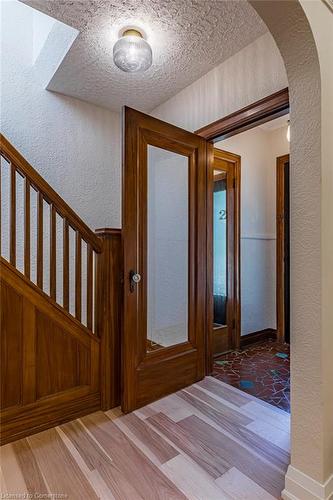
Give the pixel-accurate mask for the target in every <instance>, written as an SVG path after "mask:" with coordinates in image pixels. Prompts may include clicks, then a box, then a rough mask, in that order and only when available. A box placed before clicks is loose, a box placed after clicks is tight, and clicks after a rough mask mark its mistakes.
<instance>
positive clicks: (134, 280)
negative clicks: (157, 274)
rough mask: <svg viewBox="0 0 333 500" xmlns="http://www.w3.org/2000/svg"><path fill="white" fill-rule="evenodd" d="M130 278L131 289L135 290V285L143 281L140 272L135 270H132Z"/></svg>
mask: <svg viewBox="0 0 333 500" xmlns="http://www.w3.org/2000/svg"><path fill="white" fill-rule="evenodd" d="M129 278H130V291H131V292H134V289H135V285H137V284H138V283H140V281H141V275H140V274H139V273H136V272H135V271H130V274H129Z"/></svg>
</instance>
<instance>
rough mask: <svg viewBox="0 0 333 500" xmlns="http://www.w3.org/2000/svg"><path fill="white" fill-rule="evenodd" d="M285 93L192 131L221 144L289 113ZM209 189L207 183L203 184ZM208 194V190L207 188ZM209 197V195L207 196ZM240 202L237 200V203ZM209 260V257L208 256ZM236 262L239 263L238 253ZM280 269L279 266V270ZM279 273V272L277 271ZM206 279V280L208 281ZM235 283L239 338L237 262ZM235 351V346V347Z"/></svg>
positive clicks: (209, 366) (208, 368) (209, 361)
mask: <svg viewBox="0 0 333 500" xmlns="http://www.w3.org/2000/svg"><path fill="white" fill-rule="evenodd" d="M289 107H290V104H289V90H288V88H284V89H282V90H279V91H278V92H275V93H274V94H271V95H269V96H267V97H264V98H263V99H260V100H259V101H256V102H254V103H252V104H250V105H249V106H246V107H244V108H241V109H240V110H238V111H235V112H234V113H231V114H230V115H227V116H225V117H223V118H220V119H219V120H216V121H215V122H212V123H209V124H208V125H205V126H204V127H202V128H200V129H198V130H196V131H195V133H196V134H198V135H200V136H201V137H203V138H204V139H206V140H208V141H210V142H211V144H212V145H213V144H214V143H215V142H218V141H221V140H223V139H227V138H228V137H232V136H234V135H237V134H240V133H241V132H245V131H246V130H250V129H251V128H254V127H257V126H258V125H261V124H263V123H265V122H268V121H271V120H274V118H278V117H279V116H283V115H286V114H287V113H289ZM212 154H213V147H211V148H208V157H207V162H208V164H209V162H210V161H211V160H212V157H211V155H212ZM207 186H209V183H208V184H207ZM208 191H209V188H208ZM239 193H240V185H239ZM207 196H208V197H209V192H208V193H207ZM239 202H240V201H239ZM207 208H208V210H207V217H208V214H209V213H210V212H209V206H208V207H207ZM208 226H209V219H208V218H207V228H208ZM239 229H240V212H239ZM238 245H239V248H240V233H239V234H238ZM207 255H208V256H209V255H212V240H211V239H210V240H209V237H208V234H207ZM208 258H209V257H208ZM239 261H240V251H239ZM279 269H281V267H279ZM207 272H208V274H207V276H210V274H211V272H212V263H209V262H208V260H207ZM279 272H280V271H279ZM208 279H209V278H208ZM236 280H237V288H238V290H239V292H238V293H239V300H238V304H239V306H238V308H237V317H236V324H238V325H239V326H238V328H239V336H240V333H241V332H240V263H239V265H238V275H237V277H236ZM210 291H211V288H210V287H209V284H207V312H208V313H209V311H210V308H209V304H211V300H212V299H211V297H210V296H209V294H210ZM211 321H212V313H210V316H209V314H208V328H207V332H208V333H207V342H206V359H207V366H206V374H207V375H209V374H210V373H212V371H213V356H212V348H211V347H212V346H211V337H210V335H211V334H209V332H210V331H211V328H209V325H210V322H211ZM236 348H237V347H236ZM238 348H239V346H238Z"/></svg>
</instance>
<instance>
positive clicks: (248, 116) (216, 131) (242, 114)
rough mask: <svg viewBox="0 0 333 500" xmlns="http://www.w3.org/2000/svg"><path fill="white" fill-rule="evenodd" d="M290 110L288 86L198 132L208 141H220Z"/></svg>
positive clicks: (197, 132) (197, 131)
mask: <svg viewBox="0 0 333 500" xmlns="http://www.w3.org/2000/svg"><path fill="white" fill-rule="evenodd" d="M288 111H289V92H288V88H285V89H282V90H279V91H278V92H275V93H274V94H271V95H269V96H267V97H264V98H263V99H260V101H256V102H254V103H253V104H250V105H249V106H246V107H245V108H242V109H240V110H239V111H236V112H235V113H231V114H230V115H228V116H225V117H224V118H220V119H219V120H217V121H215V122H213V123H210V124H209V125H206V126H205V127H202V128H200V129H199V130H196V132H195V133H196V134H198V135H200V136H201V137H204V138H205V139H206V140H208V141H214V142H216V141H219V140H221V139H226V138H227V137H231V136H232V135H235V134H239V133H240V132H244V131H245V130H249V129H251V128H253V127H256V126H257V125H260V124H262V123H265V122H267V121H270V120H272V119H273V118H277V117H278V116H282V115H285V114H287V113H288Z"/></svg>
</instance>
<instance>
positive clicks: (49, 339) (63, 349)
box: [36, 309, 90, 399]
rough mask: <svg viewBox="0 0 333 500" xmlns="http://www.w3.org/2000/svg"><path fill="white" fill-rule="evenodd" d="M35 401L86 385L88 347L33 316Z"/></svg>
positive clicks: (52, 323) (39, 314)
mask: <svg viewBox="0 0 333 500" xmlns="http://www.w3.org/2000/svg"><path fill="white" fill-rule="evenodd" d="M36 332H37V339H36V366H37V369H38V372H39V373H42V374H43V376H42V377H37V399H39V398H42V397H44V396H49V395H50V394H55V393H57V392H61V391H65V390H67V389H72V388H73V387H77V386H81V385H89V383H90V353H89V346H87V345H84V344H83V343H82V342H79V341H78V340H76V339H75V338H73V337H72V336H71V334H70V331H68V329H66V328H64V327H63V326H62V325H60V324H57V323H56V322H55V321H52V320H51V321H50V319H49V317H48V316H47V315H46V314H44V313H42V312H40V311H38V309H37V312H36Z"/></svg>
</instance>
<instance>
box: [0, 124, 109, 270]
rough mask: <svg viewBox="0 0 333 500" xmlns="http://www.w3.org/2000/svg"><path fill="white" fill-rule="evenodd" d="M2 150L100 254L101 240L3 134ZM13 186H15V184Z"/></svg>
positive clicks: (0, 137)
mask: <svg viewBox="0 0 333 500" xmlns="http://www.w3.org/2000/svg"><path fill="white" fill-rule="evenodd" d="M0 150H1V155H2V156H3V157H5V158H6V160H7V161H8V162H9V163H10V164H11V165H12V166H13V168H14V167H15V169H16V171H18V172H20V173H21V174H22V175H23V176H24V177H25V178H26V179H28V181H29V183H30V185H31V186H32V187H34V188H35V190H36V191H38V192H39V193H41V194H42V197H43V199H44V200H45V201H47V202H48V203H49V204H50V205H51V206H52V207H54V208H55V210H56V211H57V212H58V214H59V215H61V216H62V217H63V218H64V219H66V220H67V221H68V223H69V225H70V226H71V227H72V228H73V229H74V230H75V231H77V232H79V233H80V235H81V237H82V238H83V239H84V240H85V241H86V242H87V243H89V244H90V245H91V247H92V249H93V250H94V251H95V252H96V253H100V252H101V250H102V242H101V240H100V238H98V236H96V235H95V233H94V232H93V231H92V230H91V229H90V228H89V227H88V226H87V225H86V224H85V223H84V222H83V221H82V219H81V218H80V217H79V216H78V215H77V214H76V213H75V212H74V210H72V209H71V207H70V206H69V205H67V203H66V202H65V201H64V200H63V199H62V198H61V196H59V195H58V194H57V193H56V192H55V191H54V189H53V188H52V187H51V186H50V185H49V184H48V183H47V182H46V181H45V180H44V179H43V178H42V177H41V175H39V173H38V172H37V171H36V170H35V169H34V168H33V167H32V166H31V165H30V163H28V162H27V160H25V158H23V156H22V155H21V154H20V153H19V152H18V151H17V150H16V149H15V148H14V146H13V145H12V144H10V142H9V141H8V140H7V139H6V137H4V135H2V134H0ZM13 175H14V173H13ZM12 185H14V183H13V184H12ZM13 234H14V232H13ZM13 238H14V236H13ZM14 243H15V242H12V249H13V250H12V255H11V258H12V260H13V261H15V253H14Z"/></svg>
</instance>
